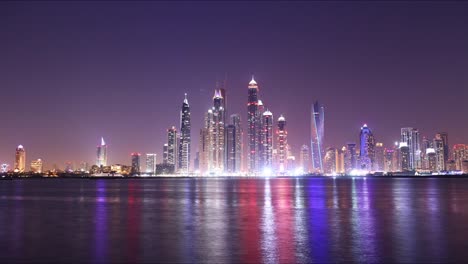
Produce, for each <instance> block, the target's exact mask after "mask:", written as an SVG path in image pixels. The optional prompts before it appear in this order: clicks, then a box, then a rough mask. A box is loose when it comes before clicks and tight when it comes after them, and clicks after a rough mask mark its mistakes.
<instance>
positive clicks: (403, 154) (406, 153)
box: [399, 142, 411, 171]
mask: <svg viewBox="0 0 468 264" xmlns="http://www.w3.org/2000/svg"><path fill="white" fill-rule="evenodd" d="M399 150H400V164H401V165H400V168H401V171H410V170H411V167H410V149H409V147H408V143H406V142H400V147H399Z"/></svg>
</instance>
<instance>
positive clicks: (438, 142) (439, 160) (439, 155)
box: [433, 134, 446, 171]
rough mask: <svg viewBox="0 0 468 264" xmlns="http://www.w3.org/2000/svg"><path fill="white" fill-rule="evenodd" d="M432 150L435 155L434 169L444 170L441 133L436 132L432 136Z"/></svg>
mask: <svg viewBox="0 0 468 264" xmlns="http://www.w3.org/2000/svg"><path fill="white" fill-rule="evenodd" d="M433 144H434V150H435V155H436V164H437V165H436V167H437V168H436V170H437V171H444V170H446V160H445V152H444V150H445V146H444V140H443V138H442V135H441V134H436V137H435V138H434V143H433Z"/></svg>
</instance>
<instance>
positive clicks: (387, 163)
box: [383, 148, 398, 172]
mask: <svg viewBox="0 0 468 264" xmlns="http://www.w3.org/2000/svg"><path fill="white" fill-rule="evenodd" d="M395 156H396V153H395V150H394V149H388V148H386V149H385V150H384V167H383V169H384V171H386V172H395V171H398V169H397V165H396V164H395V162H398V160H397V159H396V158H395Z"/></svg>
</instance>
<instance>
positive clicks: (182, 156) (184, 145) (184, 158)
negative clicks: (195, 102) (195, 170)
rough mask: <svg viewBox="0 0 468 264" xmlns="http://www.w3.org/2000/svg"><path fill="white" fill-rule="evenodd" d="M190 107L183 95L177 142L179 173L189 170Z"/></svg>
mask: <svg viewBox="0 0 468 264" xmlns="http://www.w3.org/2000/svg"><path fill="white" fill-rule="evenodd" d="M190 127H191V125H190V106H189V103H188V100H187V94H185V99H184V102H183V103H182V109H181V111H180V142H179V171H180V172H183V173H188V172H189V170H190V146H191V139H190Z"/></svg>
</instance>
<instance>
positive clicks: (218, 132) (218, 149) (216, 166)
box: [207, 90, 226, 173]
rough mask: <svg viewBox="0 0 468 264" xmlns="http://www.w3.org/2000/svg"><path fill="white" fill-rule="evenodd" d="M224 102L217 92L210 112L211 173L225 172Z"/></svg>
mask: <svg viewBox="0 0 468 264" xmlns="http://www.w3.org/2000/svg"><path fill="white" fill-rule="evenodd" d="M223 105H224V102H223V97H222V95H221V92H220V91H219V90H215V93H214V96H213V107H212V108H211V109H210V110H209V111H208V115H207V118H208V123H207V125H208V126H209V127H208V128H207V129H208V131H209V132H208V134H209V135H208V137H209V145H208V146H209V148H210V150H209V152H210V153H209V154H208V165H209V171H210V172H211V173H222V172H224V165H225V158H226V157H225V155H226V152H225V149H224V148H225V140H224V138H225V134H224V133H225V132H224V128H225V127H224V119H225V118H224V116H225V113H224V107H223Z"/></svg>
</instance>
